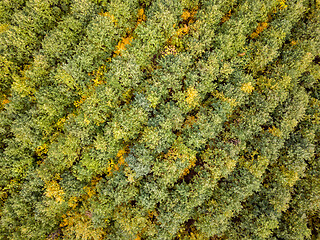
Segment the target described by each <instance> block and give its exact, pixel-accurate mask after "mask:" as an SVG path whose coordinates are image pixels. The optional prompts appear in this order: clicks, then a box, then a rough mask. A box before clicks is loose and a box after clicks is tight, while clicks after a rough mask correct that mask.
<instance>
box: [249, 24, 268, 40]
mask: <svg viewBox="0 0 320 240" xmlns="http://www.w3.org/2000/svg"><path fill="white" fill-rule="evenodd" d="M267 27H268V23H267V22H262V23H259V25H258V27H257V29H256V30H255V31H254V32H253V33H252V34H251V35H250V37H251V38H252V39H254V38H256V37H258V36H259V34H260V33H261V32H262V31H263V30H265V29H266V28H267Z"/></svg>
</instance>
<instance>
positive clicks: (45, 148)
mask: <svg viewBox="0 0 320 240" xmlns="http://www.w3.org/2000/svg"><path fill="white" fill-rule="evenodd" d="M47 152H48V145H47V144H46V143H44V144H42V145H41V146H39V147H37V149H36V154H37V155H38V156H39V157H41V156H43V155H44V154H46V153H47Z"/></svg>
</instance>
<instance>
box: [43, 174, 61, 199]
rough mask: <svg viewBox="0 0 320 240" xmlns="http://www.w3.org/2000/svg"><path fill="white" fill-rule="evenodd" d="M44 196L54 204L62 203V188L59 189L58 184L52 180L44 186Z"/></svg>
mask: <svg viewBox="0 0 320 240" xmlns="http://www.w3.org/2000/svg"><path fill="white" fill-rule="evenodd" d="M45 188H46V191H45V195H46V196H47V197H49V198H54V199H55V200H56V202H58V203H62V202H64V197H63V195H64V194H65V193H64V191H63V190H62V188H61V187H60V185H59V183H57V181H55V180H52V181H50V182H47V183H46V184H45Z"/></svg>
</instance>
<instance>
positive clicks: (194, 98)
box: [186, 87, 199, 107]
mask: <svg viewBox="0 0 320 240" xmlns="http://www.w3.org/2000/svg"><path fill="white" fill-rule="evenodd" d="M198 97H199V94H198V91H197V90H196V89H195V88H194V87H189V88H188V89H187V92H186V102H187V103H188V104H189V105H190V106H193V107H194V106H196V105H197V103H198Z"/></svg>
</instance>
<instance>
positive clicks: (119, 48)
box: [114, 36, 133, 56]
mask: <svg viewBox="0 0 320 240" xmlns="http://www.w3.org/2000/svg"><path fill="white" fill-rule="evenodd" d="M132 39H133V37H132V36H128V37H123V38H122V40H121V41H120V42H119V43H118V45H117V46H116V49H117V50H116V51H115V52H114V53H115V56H117V55H121V51H123V50H125V49H126V45H128V44H130V42H131V40H132Z"/></svg>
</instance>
